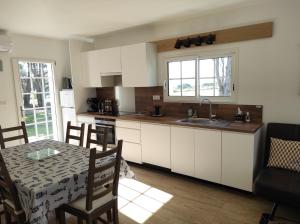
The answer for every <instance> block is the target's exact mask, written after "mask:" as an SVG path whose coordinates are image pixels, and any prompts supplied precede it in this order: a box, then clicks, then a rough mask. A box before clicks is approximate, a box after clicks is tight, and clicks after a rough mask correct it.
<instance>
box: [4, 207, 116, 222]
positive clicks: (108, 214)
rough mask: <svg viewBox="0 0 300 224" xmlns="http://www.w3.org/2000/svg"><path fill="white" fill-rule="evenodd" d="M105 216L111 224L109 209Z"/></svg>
mask: <svg viewBox="0 0 300 224" xmlns="http://www.w3.org/2000/svg"><path fill="white" fill-rule="evenodd" d="M106 216H107V221H108V222H109V223H111V222H112V217H111V209H109V211H108V212H106ZM0 224H1V223H0Z"/></svg>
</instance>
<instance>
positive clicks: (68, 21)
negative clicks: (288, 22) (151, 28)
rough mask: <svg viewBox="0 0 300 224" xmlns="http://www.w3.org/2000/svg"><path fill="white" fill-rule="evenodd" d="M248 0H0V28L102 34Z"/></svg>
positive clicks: (68, 34) (66, 34)
mask: <svg viewBox="0 0 300 224" xmlns="http://www.w3.org/2000/svg"><path fill="white" fill-rule="evenodd" d="M250 1H251V0H26V1H24V0H0V29H5V30H8V31H9V32H12V33H21V34H29V35H37V36H45V37H53V38H72V37H80V36H92V35H98V34H104V33H108V32H112V31H116V30H120V29H126V28H129V27H134V26H140V25H145V24H150V23H156V22H163V21H165V20H170V19H171V18H177V19H178V17H180V16H187V15H195V14H201V13H208V12H209V11H210V10H215V9H218V8H223V7H233V6H236V5H238V4H241V3H245V2H250Z"/></svg>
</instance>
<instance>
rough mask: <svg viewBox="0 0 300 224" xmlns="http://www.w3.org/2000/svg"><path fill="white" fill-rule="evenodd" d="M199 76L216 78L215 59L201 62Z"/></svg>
mask: <svg viewBox="0 0 300 224" xmlns="http://www.w3.org/2000/svg"><path fill="white" fill-rule="evenodd" d="M199 75H200V78H213V77H214V76H215V71H214V59H202V60H200V61H199Z"/></svg>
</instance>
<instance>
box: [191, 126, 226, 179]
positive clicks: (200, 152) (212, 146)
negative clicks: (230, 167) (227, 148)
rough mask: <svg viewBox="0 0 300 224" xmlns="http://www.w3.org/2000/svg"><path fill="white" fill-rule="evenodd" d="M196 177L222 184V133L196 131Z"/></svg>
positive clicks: (203, 130)
mask: <svg viewBox="0 0 300 224" xmlns="http://www.w3.org/2000/svg"><path fill="white" fill-rule="evenodd" d="M195 133H196V134H195V176H196V177H197V178H200V179H203V180H208V181H211V182H214V183H220V182H221V158H222V147H221V138H222V137H221V136H222V134H221V131H216V130H205V129H197V130H195Z"/></svg>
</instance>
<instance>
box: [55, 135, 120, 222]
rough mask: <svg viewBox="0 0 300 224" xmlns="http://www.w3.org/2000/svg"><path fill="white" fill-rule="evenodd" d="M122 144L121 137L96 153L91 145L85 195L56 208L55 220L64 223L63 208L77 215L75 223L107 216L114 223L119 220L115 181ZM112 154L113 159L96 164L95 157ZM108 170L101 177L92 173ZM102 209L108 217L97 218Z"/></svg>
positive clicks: (116, 179)
mask: <svg viewBox="0 0 300 224" xmlns="http://www.w3.org/2000/svg"><path fill="white" fill-rule="evenodd" d="M122 144H123V141H122V140H119V141H118V145H117V146H116V147H115V148H113V149H111V150H108V151H105V152H98V153H97V152H96V149H95V148H94V149H91V152H90V162H89V173H88V182H87V195H86V197H83V198H79V199H77V200H75V201H73V202H71V203H70V204H64V205H62V206H61V207H60V208H59V209H58V216H59V223H61V224H66V220H65V212H67V213H70V214H72V215H75V216H77V218H78V223H82V221H83V220H85V221H86V223H87V224H91V223H95V222H96V220H101V221H102V222H104V223H108V221H109V222H110V221H111V220H110V219H111V218H112V221H113V223H114V224H118V223H119V218H118V184H119V174H120V164H121V153H122ZM114 154H115V157H114V159H110V161H109V162H108V163H105V164H101V165H97V163H96V161H97V160H98V159H103V158H105V157H111V156H113V155H114ZM111 169H112V170H111ZM109 170H111V174H110V175H109V176H107V177H105V178H104V179H102V180H95V175H97V174H101V173H107V172H109ZM111 212H112V213H111ZM105 213H106V214H107V219H108V221H106V220H104V219H102V218H100V216H101V215H102V214H105ZM111 214H112V215H111Z"/></svg>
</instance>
